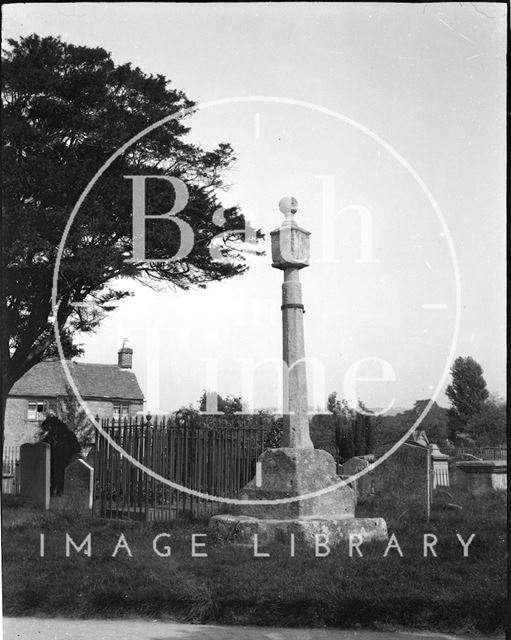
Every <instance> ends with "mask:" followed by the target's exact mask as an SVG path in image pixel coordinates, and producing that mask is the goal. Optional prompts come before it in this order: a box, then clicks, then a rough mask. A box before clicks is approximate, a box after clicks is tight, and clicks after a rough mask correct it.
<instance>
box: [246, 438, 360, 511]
mask: <svg viewBox="0 0 511 640" xmlns="http://www.w3.org/2000/svg"><path fill="white" fill-rule="evenodd" d="M259 463H260V464H261V473H260V484H258V475H257V474H256V477H255V478H254V479H252V480H251V481H250V482H249V483H248V484H247V485H246V486H245V487H244V488H243V489H242V491H241V493H240V495H239V498H240V499H241V500H272V501H280V500H286V499H288V498H293V497H297V496H302V495H306V494H309V493H313V492H316V491H319V490H321V489H325V488H327V487H334V486H335V488H334V489H332V490H330V491H328V492H325V493H323V494H321V495H318V496H314V497H311V498H305V499H297V500H294V501H285V502H277V503H275V502H272V503H271V504H247V505H236V506H235V507H234V513H236V514H239V515H245V516H251V517H254V518H262V519H277V520H289V519H296V518H301V517H314V518H319V519H321V518H331V519H334V520H337V519H341V518H349V517H353V515H354V512H355V500H354V493H353V489H351V488H350V487H348V486H347V485H345V484H342V482H341V480H340V478H339V477H338V476H337V475H336V473H335V471H336V464H335V460H334V459H333V457H332V456H331V455H330V454H329V453H328V452H327V451H323V450H321V449H292V448H281V449H267V450H266V451H265V452H264V453H262V454H261V456H260V457H259Z"/></svg>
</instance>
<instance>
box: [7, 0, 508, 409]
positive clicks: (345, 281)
mask: <svg viewBox="0 0 511 640" xmlns="http://www.w3.org/2000/svg"><path fill="white" fill-rule="evenodd" d="M506 20H507V17H506V6H505V5H503V4H494V3H459V2H456V3H441V4H435V3H428V4H424V5H422V4H388V5H387V4H379V3H356V4H350V3H346V4H342V3H328V4H323V3H313V4H312V3H297V4H293V3H276V4H272V3H267V4H266V3H265V4H256V3H254V4H243V3H240V4H221V3H215V4H207V5H206V4H204V5H202V4H194V5H188V4H150V3H149V4H138V3H129V4H123V3H119V4H110V3H101V4H87V3H80V4H67V3H59V4H23V5H21V4H19V5H7V6H4V7H3V37H4V39H5V38H17V37H19V36H21V35H28V34H30V33H34V32H35V33H38V34H40V35H43V36H44V35H53V36H57V35H59V36H61V37H62V39H63V40H64V41H67V42H70V43H75V44H83V45H88V46H101V47H103V48H105V49H106V50H108V51H110V52H111V53H112V56H113V59H114V61H115V62H116V63H119V64H120V63H124V62H127V61H130V62H132V63H133V64H134V65H137V66H139V67H140V68H141V69H142V70H143V71H145V72H147V73H161V74H164V75H165V76H166V77H168V78H169V79H170V80H171V81H172V83H173V85H174V87H176V88H178V89H180V90H183V91H184V92H185V93H186V94H187V96H188V97H189V98H191V99H193V100H195V101H196V102H197V103H199V104H205V106H204V107H203V108H202V109H201V110H200V112H199V113H198V114H197V115H194V116H193V117H192V118H190V119H189V124H190V126H191V127H192V134H191V137H192V138H193V140H194V141H197V142H199V143H201V144H202V145H203V146H204V147H206V148H212V147H214V146H215V145H216V144H217V143H218V142H222V141H228V142H230V143H231V144H232V145H233V147H234V150H235V153H236V156H237V158H238V161H237V163H236V165H235V167H234V169H233V170H232V172H231V173H230V174H229V175H228V176H227V179H228V182H229V183H230V184H231V185H232V187H231V189H230V191H229V192H228V193H227V194H225V195H223V196H222V201H223V202H225V204H226V205H231V204H239V205H240V207H241V209H242V210H243V211H244V212H245V213H246V214H247V216H248V217H249V218H250V219H251V220H252V221H253V222H254V223H255V224H256V225H257V226H259V227H261V228H262V230H263V231H264V232H265V233H267V234H268V232H269V231H270V230H272V229H273V228H275V227H277V226H278V225H279V224H280V222H281V220H282V216H281V214H280V213H279V211H278V206H277V205H278V201H279V199H280V198H281V197H282V196H283V195H287V194H292V195H294V196H296V197H297V198H298V200H299V202H300V207H299V211H298V213H297V216H296V219H297V222H298V223H299V224H300V225H301V226H303V227H305V228H306V229H308V230H310V231H311V232H312V235H311V246H312V260H311V266H310V267H309V268H307V269H304V270H302V271H301V277H302V282H303V289H304V302H305V308H306V315H305V316H304V321H305V338H306V352H307V355H308V356H311V357H312V358H314V359H315V360H316V361H317V362H318V363H320V368H321V367H322V368H323V371H324V376H325V383H324V385H321V384H319V385H318V388H317V390H316V395H314V394H313V390H312V387H313V385H312V384H311V385H310V386H311V389H310V401H311V403H313V404H317V403H318V396H321V394H322V391H321V388H322V387H323V388H324V393H323V396H326V395H327V394H328V392H330V391H333V390H336V391H338V392H339V393H340V395H343V383H344V382H345V381H346V379H347V378H346V375H347V372H348V371H349V370H350V367H353V365H354V364H355V363H356V362H357V361H359V360H362V359H366V358H373V359H374V358H377V359H378V360H372V361H366V362H365V364H363V365H362V366H361V368H360V372H359V375H360V376H362V377H381V376H382V371H383V370H382V362H383V361H385V362H386V363H388V364H389V365H390V367H391V368H392V371H393V372H394V374H395V380H394V381H390V380H389V381H387V382H381V381H380V382H376V381H375V382H359V383H358V386H357V395H359V396H360V397H361V398H362V399H363V400H364V401H365V402H366V404H367V405H369V406H371V407H386V406H387V405H388V404H389V403H390V401H391V400H392V399H393V400H394V404H395V405H396V406H405V407H408V406H411V405H412V404H413V402H414V401H415V400H417V399H421V398H427V397H430V396H431V394H432V393H433V391H434V390H435V389H436V388H437V386H438V384H439V381H440V380H441V378H442V375H443V373H444V371H445V370H446V366H447V367H448V366H449V365H450V361H449V354H450V353H452V354H453V356H454V357H456V356H458V355H463V356H466V355H471V356H472V357H474V358H475V359H476V360H477V361H479V362H480V364H481V365H482V367H483V369H484V373H485V377H486V380H487V382H488V386H489V389H490V391H493V392H497V393H499V394H500V395H502V396H505V388H506V387H505V361H506V344H505V304H506V301H505V259H506V258H505V137H506V130H505V95H506V85H505V72H506V69H505V46H506V44H505V37H506ZM236 97H238V98H240V97H243V98H244V99H245V100H244V101H235V100H232V101H225V99H227V98H236ZM257 97H259V98H257ZM261 97H265V99H261ZM249 98H250V99H249ZM277 98H278V99H277ZM213 101H223V102H222V104H216V105H215V104H213V105H209V106H208V104H207V103H211V102H213ZM305 103H307V104H305ZM381 141H384V142H383V143H382V142H381ZM91 177H92V176H91ZM428 194H429V195H428ZM329 202H331V205H330V204H329ZM434 203H436V205H437V206H435V204H434ZM337 212H341V213H339V215H337V216H336V215H335V214H336V213H337ZM363 216H365V217H364V218H363ZM362 219H365V220H366V221H369V227H368V229H369V231H367V230H366V232H362V231H361V228H362V227H361V220H362ZM267 241H269V235H267ZM250 262H251V265H252V268H251V269H250V270H249V271H248V273H246V274H245V275H244V276H242V277H239V278H236V279H234V280H230V281H226V282H222V283H216V284H214V285H211V286H210V287H209V288H208V290H206V291H198V292H186V293H175V292H171V291H166V292H154V291H151V290H148V289H140V288H134V291H135V292H136V293H135V296H134V297H133V298H132V299H129V300H126V301H124V302H123V303H122V305H121V306H120V308H119V309H118V310H117V311H116V312H114V313H112V315H111V316H110V317H109V318H108V320H106V321H105V322H104V324H103V325H102V327H101V328H100V330H99V331H98V332H97V333H96V334H95V335H93V336H87V337H84V338H83V342H84V345H85V348H86V351H85V356H84V358H83V361H88V362H105V363H107V362H115V361H116V357H117V355H116V352H117V349H118V348H119V346H120V343H121V341H122V338H123V337H127V338H128V339H129V341H130V343H131V346H132V347H133V349H134V370H135V372H136V373H137V376H138V378H139V380H140V382H141V386H142V388H143V390H144V392H145V394H146V398H147V399H148V401H149V406H148V408H149V409H151V410H152V411H153V412H155V411H164V410H172V409H176V408H177V407H179V406H181V405H183V404H188V403H192V402H195V401H196V400H197V398H198V397H199V395H200V393H201V391H202V389H203V388H205V387H207V386H208V380H207V375H206V370H207V364H206V362H207V360H210V361H211V362H218V386H217V389H218V391H219V392H220V393H221V394H234V395H239V394H241V393H243V387H242V379H243V376H242V368H243V366H245V367H247V366H248V364H247V363H248V362H250V361H252V362H253V363H258V362H261V361H263V360H264V359H271V358H280V357H281V333H280V283H281V279H282V274H281V272H279V271H277V270H275V269H272V268H271V259H270V256H269V255H267V256H265V257H262V258H258V259H251V260H250ZM456 264H458V265H459V274H460V284H461V286H460V290H459V294H460V296H461V297H460V300H461V306H460V310H461V314H460V326H459V336H458V337H457V340H456V342H455V344H454V346H453V339H454V338H456V335H455V334H456V331H455V328H456V300H457V293H458V292H457V286H456V268H457V267H456ZM243 361H245V365H243V364H242V362H243ZM394 374H393V375H392V376H389V377H394ZM316 378H318V376H316ZM447 381H449V380H447ZM444 386H445V385H444ZM277 397H278V383H277V377H276V376H275V374H274V373H273V371H272V365H271V364H262V365H261V366H260V367H259V369H258V373H257V375H256V376H255V386H254V390H253V402H254V405H255V406H275V405H276V404H277ZM319 399H321V398H319ZM325 399H326V397H323V401H324V400H325ZM439 402H440V403H441V404H444V405H445V404H446V402H447V401H446V398H445V395H444V394H443V387H442V390H441V392H440V395H439Z"/></svg>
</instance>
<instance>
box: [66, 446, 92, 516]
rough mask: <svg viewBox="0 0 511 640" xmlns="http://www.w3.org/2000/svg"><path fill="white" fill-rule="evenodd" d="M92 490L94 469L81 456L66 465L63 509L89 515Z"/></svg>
mask: <svg viewBox="0 0 511 640" xmlns="http://www.w3.org/2000/svg"><path fill="white" fill-rule="evenodd" d="M93 491H94V469H93V468H92V467H91V466H90V464H87V463H86V462H85V460H83V459H82V458H77V459H75V460H74V461H73V462H71V463H70V464H68V466H67V467H66V471H65V474H64V496H63V497H64V504H63V507H64V511H68V512H69V511H72V512H73V513H75V514H79V515H91V513H92V500H93Z"/></svg>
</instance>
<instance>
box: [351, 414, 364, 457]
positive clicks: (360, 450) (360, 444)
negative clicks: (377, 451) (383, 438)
mask: <svg viewBox="0 0 511 640" xmlns="http://www.w3.org/2000/svg"><path fill="white" fill-rule="evenodd" d="M365 418H366V416H364V415H363V414H361V413H357V415H356V417H355V420H354V421H353V423H352V427H351V428H352V433H353V448H354V450H355V455H356V456H364V455H365V454H366V453H367V451H366V434H365Z"/></svg>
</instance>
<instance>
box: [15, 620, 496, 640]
mask: <svg viewBox="0 0 511 640" xmlns="http://www.w3.org/2000/svg"><path fill="white" fill-rule="evenodd" d="M3 629H4V640H117V639H119V640H460V638H461V636H454V635H449V634H442V633H434V632H417V633H413V632H380V631H364V630H359V631H341V630H338V629H277V628H270V627H223V626H216V625H195V624H180V623H176V622H164V621H158V620H155V621H151V620H126V619H122V620H73V619H65V618H4V619H3ZM487 638H488V640H490V637H489V636H488V637H487ZM471 640H486V637H483V636H477V637H475V636H471ZM491 640H496V636H493V637H492V638H491Z"/></svg>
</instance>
